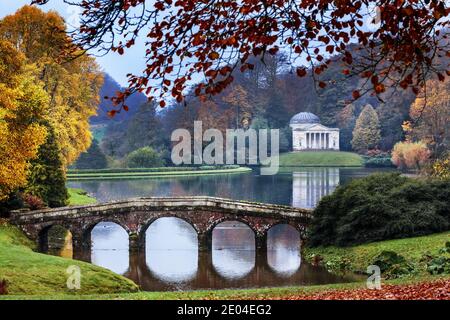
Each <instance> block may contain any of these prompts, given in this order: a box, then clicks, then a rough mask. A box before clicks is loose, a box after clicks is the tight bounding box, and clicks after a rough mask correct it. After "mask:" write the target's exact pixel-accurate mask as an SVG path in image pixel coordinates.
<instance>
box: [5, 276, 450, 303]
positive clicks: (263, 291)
mask: <svg viewBox="0 0 450 320" xmlns="http://www.w3.org/2000/svg"><path fill="white" fill-rule="evenodd" d="M439 280H444V281H450V276H448V275H447V276H422V277H416V278H406V279H405V278H404V279H395V280H387V281H383V282H382V285H383V286H385V285H390V286H405V285H411V284H420V283H430V282H434V281H439ZM365 288H366V282H365V281H362V282H354V283H343V284H329V285H315V286H303V287H283V288H259V289H233V290H197V291H171V292H143V291H141V292H136V293H116V294H91V295H67V294H57V295H34V296H31V295H9V296H0V300H1V299H39V300H41V299H50V300H54V299H57V300H67V299H83V300H180V299H186V300H204V299H207V300H214V299H223V300H233V299H251V300H254V299H280V298H281V299H289V298H290V297H295V296H299V295H306V296H307V295H314V294H318V293H325V292H333V291H343V290H361V289H365Z"/></svg>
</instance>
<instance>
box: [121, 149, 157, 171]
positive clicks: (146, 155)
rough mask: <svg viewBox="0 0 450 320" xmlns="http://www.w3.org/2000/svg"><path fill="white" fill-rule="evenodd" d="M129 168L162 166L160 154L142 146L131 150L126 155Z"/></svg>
mask: <svg viewBox="0 0 450 320" xmlns="http://www.w3.org/2000/svg"><path fill="white" fill-rule="evenodd" d="M127 165H128V167H129V168H151V167H162V166H164V161H163V159H162V158H161V156H160V154H159V153H158V152H156V151H155V150H154V149H153V148H151V147H144V148H140V149H137V150H135V151H133V152H131V153H130V154H129V155H128V157H127Z"/></svg>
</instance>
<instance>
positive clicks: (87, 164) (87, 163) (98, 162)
mask: <svg viewBox="0 0 450 320" xmlns="http://www.w3.org/2000/svg"><path fill="white" fill-rule="evenodd" d="M107 166H108V161H107V160H106V156H105V154H104V153H103V151H102V150H101V149H100V147H99V145H98V142H97V140H96V139H94V140H92V144H91V146H90V147H89V149H88V150H87V151H86V152H83V153H82V154H81V155H80V157H79V158H78V160H77V162H76V163H75V167H76V168H77V169H103V168H106V167H107Z"/></svg>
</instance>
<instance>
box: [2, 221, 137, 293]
mask: <svg viewBox="0 0 450 320" xmlns="http://www.w3.org/2000/svg"><path fill="white" fill-rule="evenodd" d="M33 247H34V244H33V243H32V242H31V241H30V240H28V239H27V238H26V237H25V235H24V234H23V233H22V232H21V231H19V230H18V229H17V228H15V227H13V226H10V225H8V224H7V223H6V222H5V221H3V220H0V280H1V279H6V280H7V282H8V292H9V294H10V295H43V296H46V295H55V294H65V295H70V294H74V292H73V291H70V290H69V289H67V285H66V282H67V277H68V274H67V273H66V270H67V268H68V267H69V266H72V265H76V266H78V267H80V269H81V275H82V277H81V289H80V290H77V291H76V294H81V295H86V294H106V293H117V292H134V291H137V290H138V287H137V286H136V285H135V284H134V283H133V282H132V281H130V280H128V279H126V278H124V277H122V276H119V275H116V274H115V273H113V272H111V271H108V270H106V269H103V268H100V267H97V266H94V265H91V264H89V263H84V262H81V261H76V260H71V259H65V258H60V257H55V256H49V255H45V254H40V253H36V252H33V251H32V248H33Z"/></svg>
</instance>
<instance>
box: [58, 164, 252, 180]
mask: <svg viewBox="0 0 450 320" xmlns="http://www.w3.org/2000/svg"><path fill="white" fill-rule="evenodd" d="M251 171H252V169H250V168H247V167H237V168H231V169H207V170H206V169H205V170H198V169H197V170H193V169H190V168H189V169H185V170H181V169H180V168H178V167H177V168H176V169H174V170H170V168H165V169H164V170H161V171H155V170H148V171H146V170H133V169H128V170H125V171H123V170H119V171H118V172H114V170H111V171H108V170H98V171H95V170H86V171H84V172H83V171H82V170H76V171H69V172H68V173H67V179H68V180H91V179H144V178H161V177H175V176H176V177H180V176H193V175H211V174H232V173H248V172H251Z"/></svg>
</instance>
